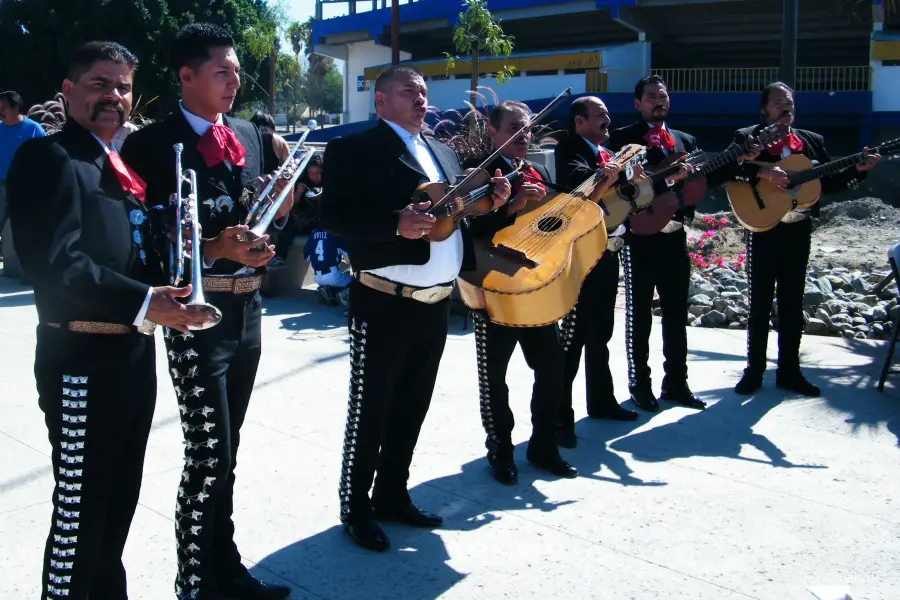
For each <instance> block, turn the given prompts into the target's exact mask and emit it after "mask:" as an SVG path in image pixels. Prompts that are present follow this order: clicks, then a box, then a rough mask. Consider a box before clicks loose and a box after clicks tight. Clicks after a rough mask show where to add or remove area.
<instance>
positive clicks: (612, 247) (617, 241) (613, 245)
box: [606, 236, 625, 252]
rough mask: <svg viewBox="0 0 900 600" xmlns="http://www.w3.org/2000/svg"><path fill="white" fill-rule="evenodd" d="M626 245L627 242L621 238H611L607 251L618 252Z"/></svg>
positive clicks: (608, 240)
mask: <svg viewBox="0 0 900 600" xmlns="http://www.w3.org/2000/svg"><path fill="white" fill-rule="evenodd" d="M624 245H625V240H623V239H622V238H621V237H618V236H616V237H611V238H609V239H607V240H606V249H607V250H608V251H609V252H618V251H619V250H621V249H622V247H623V246H624Z"/></svg>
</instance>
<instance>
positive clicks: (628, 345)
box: [622, 245, 638, 387]
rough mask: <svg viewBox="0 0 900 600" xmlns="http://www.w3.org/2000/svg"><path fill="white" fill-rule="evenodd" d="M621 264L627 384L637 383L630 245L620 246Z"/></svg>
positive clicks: (630, 385)
mask: <svg viewBox="0 0 900 600" xmlns="http://www.w3.org/2000/svg"><path fill="white" fill-rule="evenodd" d="M622 266H623V267H624V268H623V271H624V273H625V353H626V355H627V357H628V386H629V387H635V386H636V385H637V384H638V381H637V370H636V368H635V356H634V274H633V272H632V263H631V246H628V245H626V246H625V247H624V248H622Z"/></svg>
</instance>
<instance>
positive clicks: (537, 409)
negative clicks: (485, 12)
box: [471, 100, 578, 485]
mask: <svg viewBox="0 0 900 600" xmlns="http://www.w3.org/2000/svg"><path fill="white" fill-rule="evenodd" d="M528 121H529V110H528V107H527V106H526V105H525V104H523V103H521V102H516V101H513V100H506V101H504V102H501V103H500V104H498V105H497V106H496V107H494V109H493V110H492V111H491V114H490V126H489V129H488V131H489V133H490V136H491V141H492V142H493V146H494V148H499V147H500V146H502V145H503V144H505V143H506V142H507V141H508V140H509V139H510V138H511V137H513V136H515V135H516V134H517V133H518V134H519V135H518V137H517V138H516V140H515V141H513V142H511V143H509V144H508V145H507V146H506V147H505V148H504V149H503V151H502V153H501V155H500V156H498V157H497V158H496V159H495V160H494V162H493V163H492V164H490V165H488V167H487V170H488V172H493V171H494V170H495V169H499V170H500V172H501V173H503V174H504V175H506V174H509V173H511V172H512V171H513V170H514V168H520V169H521V172H522V174H523V176H522V179H520V180H517V181H516V182H515V183H513V186H512V193H513V197H512V201H511V203H510V204H509V205H508V206H506V207H503V208H501V209H499V210H497V211H495V212H493V213H490V214H488V215H485V216H483V217H478V218H475V219H474V220H473V221H472V227H471V233H472V236H473V237H482V236H484V237H488V236H493V235H494V234H495V233H496V232H497V231H499V230H500V229H503V228H504V227H506V226H508V225H510V224H512V223H513V222H514V221H515V218H516V217H515V215H516V213H517V212H518V211H519V210H521V209H522V208H524V207H525V206H526V204H527V203H529V202H532V203H533V202H539V201H541V200H542V199H543V198H544V195H545V194H546V188H545V186H544V185H543V184H542V182H549V181H550V176H549V174H548V173H547V170H546V169H545V168H544V167H543V165H538V164H534V165H532V164H530V163H527V162H525V163H523V161H525V157H526V155H527V154H528V146H529V143H530V142H531V137H532V136H531V132H530V131H529V130H528V127H527V126H528ZM523 131H524V132H523ZM519 132H523V133H519ZM474 320H475V344H476V351H477V360H478V384H479V385H478V390H479V396H480V400H481V423H482V425H484V429H485V432H486V433H487V440H486V441H485V446H486V447H487V450H488V453H487V458H488V463H489V464H490V466H491V473H492V474H493V476H494V479H496V480H497V481H499V482H500V483H504V484H507V485H509V484H513V483H515V482H516V480H517V478H518V469H517V468H516V463H515V461H514V460H513V443H512V430H513V424H514V420H513V414H512V411H511V410H510V408H509V388H508V387H507V385H506V371H507V368H508V367H509V360H510V358H512V353H513V351H514V350H515V349H516V344H519V345H521V347H522V354H524V355H525V361H526V362H527V363H528V366H529V367H531V370H532V371H534V388H533V391H532V395H531V424H532V434H531V439H530V441H529V442H528V452H527V456H528V460H529V461H530V462H531V463H532V464H534V465H535V466H537V467H539V468H541V469H544V470H546V471H549V472H551V473H553V474H554V475H558V476H560V477H570V478H571V477H576V476H577V475H578V471H577V470H576V469H575V467H573V466H572V465H570V464H569V463H567V462H566V461H565V460H564V459H563V458H562V457H561V456H560V455H559V449H558V447H557V444H556V422H557V418H558V414H559V403H560V399H561V397H562V393H563V353H562V350H561V347H560V344H559V334H558V331H557V327H556V324H555V323H553V324H551V325H545V326H542V327H507V326H504V325H499V324H497V323H492V322H491V321H490V320H489V319H488V318H487V316H486V315H484V314H482V313H480V312H476V313H474Z"/></svg>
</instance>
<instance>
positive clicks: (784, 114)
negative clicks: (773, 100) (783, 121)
mask: <svg viewBox="0 0 900 600" xmlns="http://www.w3.org/2000/svg"><path fill="white" fill-rule="evenodd" d="M781 116H782V117H793V116H794V111H793V110H791V109H785V110H783V111H782V112H781Z"/></svg>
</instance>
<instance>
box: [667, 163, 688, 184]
mask: <svg viewBox="0 0 900 600" xmlns="http://www.w3.org/2000/svg"><path fill="white" fill-rule="evenodd" d="M693 172H694V167H693V165H689V164H688V163H681V164H680V165H678V172H677V173H675V174H674V175H672V176H671V177H669V178H668V179H666V184H668V185H674V184H676V183H678V182H679V181H681V180H682V179H684V178H685V177H687V176H688V175H690V174H691V173H693Z"/></svg>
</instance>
